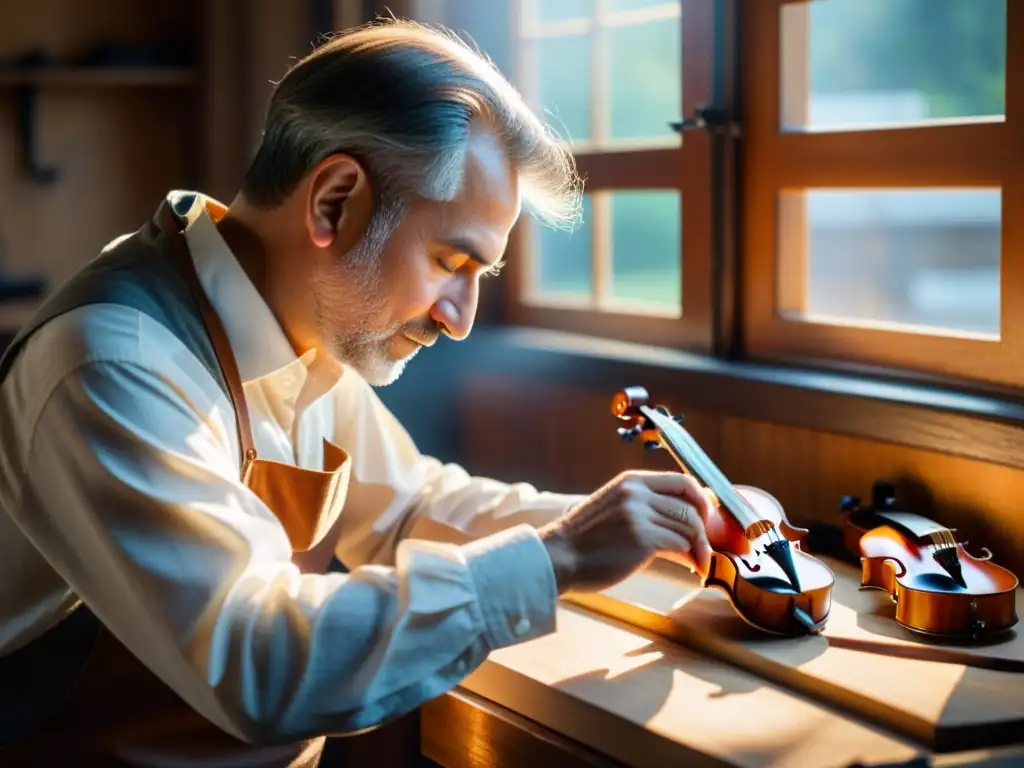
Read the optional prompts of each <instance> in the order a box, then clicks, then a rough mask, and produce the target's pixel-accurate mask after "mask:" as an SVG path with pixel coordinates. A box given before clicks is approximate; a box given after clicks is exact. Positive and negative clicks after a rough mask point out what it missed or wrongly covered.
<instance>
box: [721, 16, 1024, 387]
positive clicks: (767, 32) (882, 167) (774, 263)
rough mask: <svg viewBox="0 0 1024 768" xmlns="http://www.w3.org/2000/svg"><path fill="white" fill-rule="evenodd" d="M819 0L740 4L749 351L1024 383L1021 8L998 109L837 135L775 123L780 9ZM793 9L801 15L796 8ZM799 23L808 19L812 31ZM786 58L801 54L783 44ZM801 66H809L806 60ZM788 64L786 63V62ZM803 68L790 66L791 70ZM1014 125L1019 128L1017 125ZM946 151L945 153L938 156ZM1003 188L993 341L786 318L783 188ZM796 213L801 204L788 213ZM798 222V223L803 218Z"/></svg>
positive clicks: (779, 92)
mask: <svg viewBox="0 0 1024 768" xmlns="http://www.w3.org/2000/svg"><path fill="white" fill-rule="evenodd" d="M814 1H815V0H802V1H798V2H794V0H763V2H762V1H760V0H759V2H757V3H747V4H744V8H743V10H744V13H743V14H742V16H741V19H740V25H741V32H740V34H741V40H742V45H741V50H742V51H743V54H744V55H743V56H741V60H740V63H739V66H740V71H741V82H742V83H744V85H749V84H751V83H756V87H744V88H743V94H742V97H741V98H742V111H743V115H744V125H743V128H744V141H743V146H742V157H743V167H744V175H743V179H742V187H743V193H742V202H741V206H742V208H741V212H740V221H741V222H742V226H743V228H744V242H745V247H744V251H743V259H742V270H741V272H742V286H743V288H742V299H741V303H742V307H743V317H742V327H743V335H744V342H745V343H744V347H745V353H746V356H747V357H748V358H750V359H755V360H757V359H760V360H766V361H767V360H770V361H781V362H791V363H797V364H805V365H806V364H808V363H811V364H813V365H816V366H820V365H822V364H824V365H826V366H829V367H840V368H841V367H843V366H850V365H853V366H865V367H876V368H882V369H885V370H887V371H890V372H892V373H895V374H897V375H904V376H912V377H918V378H920V377H921V376H937V377H940V378H942V379H945V380H948V381H952V382H971V383H972V384H977V385H981V386H995V387H1000V386H1016V385H1020V384H1022V383H1024V368H1022V367H1021V366H1020V365H1019V362H1018V361H1020V360H1021V358H1022V355H1024V217H1019V216H1018V217H1015V216H1014V215H1013V213H1012V212H1013V211H1018V212H1019V211H1021V210H1024V134H1020V131H1019V130H1017V131H1015V130H1014V129H1015V128H1017V127H1018V126H1017V125H1016V123H1017V122H1018V121H1020V120H1021V119H1022V118H1024V7H1022V6H1021V4H1020V3H1015V2H1013V1H1012V0H1008V2H1007V8H1006V13H1007V18H1006V29H1007V61H1006V89H1005V94H1006V96H1005V116H1004V119H1002V120H980V121H978V122H963V123H956V124H945V125H929V126H924V127H894V128H890V129H871V130H856V129H852V130H849V131H836V132H795V131H794V132H790V131H784V130H782V129H781V127H780V126H781V120H780V116H781V112H782V109H783V105H782V96H783V84H782V74H781V66H782V60H781V55H782V51H781V33H782V9H783V7H784V6H788V7H789V10H788V13H790V14H792V13H794V12H796V13H799V12H800V11H803V12H804V13H805V14H807V13H809V8H808V5H809V3H810V2H814ZM797 18H799V17H797ZM807 26H808V25H807V24H804V28H805V29H806V28H807ZM786 53H787V56H788V57H789V56H792V58H788V60H787V62H786V65H787V67H793V66H794V65H796V66H797V67H799V61H800V59H801V58H802V60H803V61H804V62H806V54H805V53H804V54H801V53H800V51H799V50H797V51H795V52H794V51H793V50H792V49H787V51H786ZM804 66H805V67H806V65H804ZM789 71H790V72H792V70H789ZM800 76H801V75H800V72H799V69H798V70H797V77H798V78H799V77H800ZM1015 133H1016V134H1018V135H1017V136H1015V135H1014V134H1015ZM939 158H941V159H939ZM886 187H888V188H901V189H902V188H929V187H931V188H934V187H958V188H969V187H975V188H978V187H989V188H991V187H998V188H1000V189H1001V191H1002V217H1001V218H1002V221H1001V253H1000V294H1001V307H1000V310H1001V311H1000V326H1001V328H1000V338H999V339H998V340H982V339H979V338H971V337H968V336H967V335H966V334H959V335H955V334H953V333H950V334H949V335H942V332H941V331H937V332H936V333H935V334H931V333H917V332H914V331H912V330H909V329H906V328H903V329H901V328H900V326H891V327H889V328H881V327H866V326H864V325H855V324H853V323H850V324H842V323H840V322H835V323H832V322H828V323H825V322H817V321H813V320H807V319H800V318H792V317H786V316H783V315H782V314H780V313H779V312H778V297H779V296H780V294H782V293H783V292H784V295H787V296H794V295H799V294H800V293H801V286H800V282H801V281H802V280H803V279H804V274H805V272H804V271H800V270H794V272H797V274H794V273H792V272H791V273H789V274H785V273H783V274H780V272H781V270H780V269H779V263H780V258H781V256H780V252H779V251H780V249H781V248H785V249H786V253H785V258H786V260H787V264H793V263H796V264H805V263H806V260H807V253H806V241H805V240H804V238H792V240H791V241H790V242H786V243H782V242H781V241H780V235H783V234H784V230H783V228H781V227H780V226H779V220H780V216H779V215H778V211H779V207H778V199H779V193H780V192H783V191H787V190H796V191H798V190H801V189H807V188H814V189H827V188H837V189H839V188H841V189H853V188H886ZM789 215H791V216H795V217H800V216H801V213H800V211H799V209H797V210H796V211H795V212H793V213H791V214H789ZM798 223H799V222H798Z"/></svg>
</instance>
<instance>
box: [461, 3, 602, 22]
mask: <svg viewBox="0 0 1024 768" xmlns="http://www.w3.org/2000/svg"><path fill="white" fill-rule="evenodd" d="M526 2H528V3H530V4H531V5H532V6H533V7H532V9H531V10H532V11H533V13H534V14H535V17H534V18H536V20H537V21H540V22H545V21H564V20H565V19H592V18H594V0H526ZM478 4H479V5H480V6H481V7H487V5H488V4H487V3H486V2H483V3H478ZM527 8H530V6H527Z"/></svg>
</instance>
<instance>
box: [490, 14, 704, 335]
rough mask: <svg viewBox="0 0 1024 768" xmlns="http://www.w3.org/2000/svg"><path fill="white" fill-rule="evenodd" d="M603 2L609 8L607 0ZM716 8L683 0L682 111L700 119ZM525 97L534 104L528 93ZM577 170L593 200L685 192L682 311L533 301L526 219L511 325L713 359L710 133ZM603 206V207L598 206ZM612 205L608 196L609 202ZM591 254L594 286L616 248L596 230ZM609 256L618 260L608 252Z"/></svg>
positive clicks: (590, 160)
mask: <svg viewBox="0 0 1024 768" xmlns="http://www.w3.org/2000/svg"><path fill="white" fill-rule="evenodd" d="M598 1H600V0H598ZM523 2H524V0H510V6H511V9H512V13H511V15H512V20H511V23H510V34H511V35H512V46H511V50H512V55H513V66H514V68H515V71H516V77H515V78H514V80H515V85H516V87H517V88H519V89H520V90H521V91H522V90H523V88H524V86H523V82H522V80H523V73H524V64H523V61H522V47H521V39H522V38H521V35H520V30H519V19H520V18H521V16H520V13H521V6H522V3H523ZM715 3H716V0H682V3H681V4H682V14H681V20H680V23H681V24H682V49H683V75H682V88H683V93H682V107H683V114H684V115H691V114H694V112H695V111H696V109H697V107H698V106H700V105H705V104H709V103H710V102H711V99H712V89H713V83H712V77H713V73H714V70H715V63H714V60H713V58H714V56H715V55H716V53H717V51H716V45H715V43H714V33H715ZM524 95H525V96H526V97H527V98H529V94H528V93H524ZM681 117H682V116H680V118H681ZM574 157H575V160H576V165H577V170H578V172H579V174H580V176H581V177H582V178H584V179H585V192H586V193H588V194H589V193H594V192H597V193H608V192H616V191H626V190H638V191H639V190H659V189H670V190H677V191H679V193H680V205H681V208H682V228H681V229H682V238H681V239H682V242H681V244H680V253H681V255H682V268H681V270H680V274H681V280H682V292H681V293H682V312H681V314H675V315H673V316H665V315H662V316H658V315H656V314H642V313H640V312H637V311H633V310H628V311H627V310H625V309H618V308H615V309H604V308H599V307H595V306H593V305H592V304H591V303H587V304H583V305H579V304H575V303H568V302H559V301H557V300H552V299H540V298H538V297H530V296H529V293H528V291H529V287H530V275H531V272H530V270H531V267H532V265H531V262H530V257H531V254H532V252H533V250H532V249H531V248H530V245H529V241H530V235H529V227H530V226H531V223H530V222H529V221H528V220H526V219H525V217H524V219H523V220H520V222H519V223H518V224H517V226H516V227H515V229H514V230H513V232H512V235H511V237H510V239H509V245H508V250H507V254H508V259H507V261H508V267H507V268H506V270H505V274H506V275H507V276H508V280H507V282H506V293H505V306H506V312H505V318H506V321H507V322H510V323H512V324H515V325H523V326H537V327H544V328H559V329H563V330H568V331H573V332H576V333H582V334H586V335H590V336H600V337H604V338H610V339H616V340H621V341H632V342H637V343H643V344H654V345H658V346H668V347H676V348H686V349H690V350H694V351H705V352H707V351H710V350H711V345H712V325H713V323H712V317H713V306H714V302H713V300H712V274H713V271H712V251H713V242H714V239H713V236H712V222H713V215H714V211H713V202H712V200H711V195H710V190H711V185H712V175H711V169H712V164H711V138H710V136H709V135H708V133H707V132H704V131H695V132H688V133H686V134H685V138H684V140H682V141H680V143H679V145H677V146H657V147H653V148H637V149H632V148H630V149H626V148H623V149H618V148H615V149H588V148H584V149H582V150H577V151H574ZM599 200H600V198H597V199H595V200H594V202H595V203H597V204H598V205H601V204H602V203H601V202H598V201H599ZM607 200H608V198H605V201H607ZM594 243H595V247H594V249H593V251H594V253H593V254H592V264H593V265H594V269H595V272H594V280H595V282H597V281H599V280H602V279H604V278H605V276H604V275H603V274H602V273H601V268H602V259H601V253H600V252H599V250H598V249H599V248H607V247H608V246H607V243H605V242H603V239H602V237H601V233H600V232H599V231H595V232H594ZM607 255H608V256H610V255H611V254H610V252H607Z"/></svg>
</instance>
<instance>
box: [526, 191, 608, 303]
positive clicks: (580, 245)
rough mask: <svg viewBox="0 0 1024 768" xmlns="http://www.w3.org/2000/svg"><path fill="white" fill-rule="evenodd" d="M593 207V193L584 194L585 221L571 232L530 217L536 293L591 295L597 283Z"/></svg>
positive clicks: (558, 295) (582, 296)
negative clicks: (592, 266)
mask: <svg viewBox="0 0 1024 768" xmlns="http://www.w3.org/2000/svg"><path fill="white" fill-rule="evenodd" d="M591 210H592V207H591V204H590V195H584V197H583V223H582V224H579V225H577V227H576V229H574V230H573V231H572V232H565V231H563V230H558V229H553V228H551V227H547V226H543V225H541V224H540V223H538V222H536V221H533V220H531V221H530V223H529V226H530V227H531V228H532V235H533V236H532V237H531V238H530V239H531V241H532V243H533V249H532V253H530V254H528V256H527V257H528V258H529V260H530V264H531V265H532V267H533V286H534V290H533V291H532V293H533V294H534V295H540V296H544V297H545V298H553V297H565V298H572V299H587V298H589V297H590V295H591V292H592V291H593V283H594V278H593V270H592V268H591V251H592V248H593V237H592V235H591V232H592V227H593V222H592V213H591Z"/></svg>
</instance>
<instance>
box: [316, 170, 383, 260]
mask: <svg viewBox="0 0 1024 768" xmlns="http://www.w3.org/2000/svg"><path fill="white" fill-rule="evenodd" d="M372 215H373V191H372V190H371V188H370V182H369V179H368V178H367V177H366V171H365V170H364V169H363V166H362V164H361V163H360V162H359V161H357V160H356V159H355V158H353V157H350V156H349V155H331V156H330V157H328V158H325V159H324V160H323V161H322V162H321V163H320V164H319V165H318V166H317V167H316V169H315V170H314V171H313V173H312V175H311V181H310V185H309V199H308V201H307V204H306V229H307V230H308V231H309V238H310V240H312V241H313V242H314V243H315V244H316V245H317V246H318V247H319V248H328V247H331V246H334V247H335V248H337V250H338V251H341V252H343V253H344V252H346V251H349V250H351V249H352V248H353V247H354V246H355V244H356V243H358V242H359V240H360V238H362V236H363V233H364V232H365V231H366V227H367V226H368V225H369V223H370V218H371V216H372Z"/></svg>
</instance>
